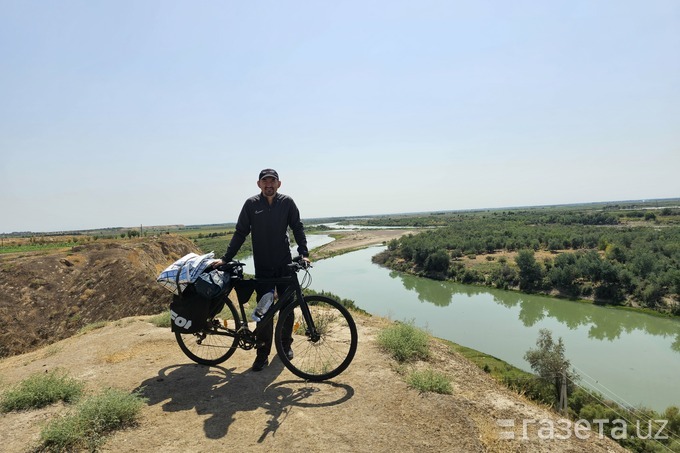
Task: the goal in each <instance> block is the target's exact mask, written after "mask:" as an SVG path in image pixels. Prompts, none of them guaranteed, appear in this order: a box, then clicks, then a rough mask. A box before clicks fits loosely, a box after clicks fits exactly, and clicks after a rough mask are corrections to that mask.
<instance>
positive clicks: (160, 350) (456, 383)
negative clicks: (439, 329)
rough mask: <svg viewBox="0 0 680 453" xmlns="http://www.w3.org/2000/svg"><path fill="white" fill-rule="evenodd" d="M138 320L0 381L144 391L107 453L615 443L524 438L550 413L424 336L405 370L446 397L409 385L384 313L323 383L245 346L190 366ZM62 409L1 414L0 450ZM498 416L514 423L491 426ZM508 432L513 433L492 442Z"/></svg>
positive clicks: (19, 365) (590, 447)
mask: <svg viewBox="0 0 680 453" xmlns="http://www.w3.org/2000/svg"><path fill="white" fill-rule="evenodd" d="M147 319H148V318H147V317H132V318H126V319H123V320H120V321H116V322H112V323H109V324H108V325H106V326H105V327H103V328H100V329H97V330H94V331H91V332H89V333H87V334H81V335H78V336H75V337H71V338H68V339H65V340H62V341H60V342H58V343H55V344H53V345H50V346H47V347H45V348H43V349H40V350H37V351H33V352H30V353H27V354H23V355H20V356H14V357H10V358H7V359H4V360H3V361H2V362H0V376H1V378H2V386H3V388H5V387H6V386H7V385H11V384H14V383H16V382H19V381H21V380H22V379H24V378H26V377H27V376H29V375H31V374H33V373H43V372H46V371H49V370H53V369H55V368H62V369H65V370H66V371H68V373H69V375H70V376H72V377H75V378H77V379H80V380H82V381H84V382H86V383H87V386H88V389H89V391H90V392H97V391H100V390H102V389H105V388H107V387H115V388H120V389H124V390H129V391H140V392H141V394H142V395H143V396H144V397H146V398H148V405H147V406H146V407H145V408H144V409H143V413H142V417H141V420H140V422H139V424H138V426H136V427H134V428H129V429H126V430H124V431H121V432H118V433H116V434H114V435H112V436H111V437H110V438H109V439H108V440H107V442H106V443H105V444H104V447H103V448H102V451H111V452H118V451H128V452H148V451H165V452H174V451H178V452H179V451H183V452H184V451H236V450H237V449H247V450H253V451H270V452H291V451H310V452H321V451H347V452H357V451H358V452H368V451H371V452H387V451H419V452H423V451H425V452H443V451H462V452H477V451H478V452H482V451H498V452H503V451H526V452H538V451H545V452H548V451H565V452H566V451H588V452H598V451H599V452H604V451H623V450H622V449H620V448H619V447H618V446H617V445H616V444H614V443H613V442H611V441H609V440H605V439H599V438H598V436H597V433H595V432H593V433H592V435H591V436H589V438H588V439H586V440H579V439H577V438H576V436H574V435H572V436H570V438H569V439H566V440H541V439H539V438H538V434H537V432H536V428H535V426H536V425H535V424H533V425H532V429H529V430H528V432H527V435H526V436H524V434H523V431H522V423H523V422H522V420H525V419H526V420H534V421H536V422H538V421H539V420H551V421H553V422H554V423H555V426H559V425H557V423H558V422H557V419H558V416H557V415H556V414H554V413H552V412H550V411H548V410H546V409H544V408H541V407H538V406H536V405H535V404H533V403H531V402H530V401H528V400H525V399H524V398H522V397H520V396H519V395H517V394H514V393H512V392H510V391H508V390H507V389H505V388H504V387H502V386H500V385H499V384H497V383H496V382H495V381H494V380H493V379H492V378H490V377H489V376H487V375H486V374H485V373H483V372H482V371H481V370H479V369H478V368H477V367H476V366H474V365H472V364H471V363H469V362H468V361H467V360H466V359H464V358H463V357H461V356H459V355H457V354H455V353H453V352H451V351H450V349H449V348H448V347H447V346H445V345H444V344H443V343H441V342H439V341H438V340H434V339H433V340H432V348H433V351H434V355H433V358H432V359H430V360H429V361H428V362H427V363H420V364H416V365H415V366H419V367H428V368H434V369H438V370H441V371H443V372H445V373H446V374H447V375H449V376H450V377H451V379H452V383H453V389H454V390H453V394H452V395H438V394H420V393H419V392H418V391H416V390H414V389H411V388H409V387H408V386H407V385H406V384H405V382H404V380H403V377H402V375H400V374H399V373H397V372H396V367H395V363H394V362H393V361H392V360H391V359H390V358H389V357H387V356H386V355H385V354H384V353H383V352H381V351H380V349H379V348H378V346H377V345H376V342H375V339H376V335H377V334H378V332H379V331H380V329H381V328H383V327H384V326H386V325H388V323H389V321H388V320H385V319H381V318H377V317H363V316H359V315H357V320H358V327H359V338H360V343H359V348H358V351H357V355H356V357H355V359H354V361H353V362H352V364H351V365H350V367H349V368H348V369H347V370H346V371H345V372H344V373H343V374H341V375H340V376H338V377H337V378H335V379H333V380H332V381H331V382H324V383H308V382H304V381H302V380H300V379H299V378H297V377H296V376H294V375H293V374H291V373H290V372H289V371H288V370H286V369H285V368H283V365H282V364H281V362H280V361H279V360H278V359H273V360H272V363H271V364H270V365H269V366H268V367H267V368H265V369H264V370H263V371H261V372H259V373H255V372H253V371H251V370H250V365H251V364H252V360H253V358H254V354H253V353H252V351H237V352H236V354H234V356H232V357H231V358H230V359H229V360H228V361H227V362H225V363H224V364H222V365H221V366H216V367H205V366H201V365H197V364H194V363H192V362H190V361H189V360H188V359H187V358H186V357H185V356H184V355H183V354H182V352H181V351H180V349H179V347H178V346H177V344H176V343H175V341H174V337H173V335H172V334H171V333H170V331H169V329H165V328H158V327H155V326H153V325H152V324H150V323H149V322H148V321H147ZM68 410H69V409H68V408H67V407H64V406H63V405H61V404H58V405H54V406H51V407H48V408H46V409H42V410H35V411H28V412H18V413H9V414H5V415H3V416H2V417H0V432H2V433H3V442H2V448H0V450H2V451H7V452H25V451H28V450H29V449H30V448H32V447H34V446H35V445H36V444H37V443H38V440H39V432H40V429H41V426H42V425H43V424H44V423H45V422H47V421H48V420H50V419H52V418H54V417H57V416H59V415H60V414H64V413H66V412H67V411H68ZM499 420H503V421H505V422H499ZM508 420H511V421H512V422H513V423H514V425H515V426H514V429H513V428H508V427H504V426H499V423H507V421H508ZM510 432H512V433H513V434H514V437H515V439H505V438H504V437H507V436H508V434H509V433H510ZM525 437H526V438H525Z"/></svg>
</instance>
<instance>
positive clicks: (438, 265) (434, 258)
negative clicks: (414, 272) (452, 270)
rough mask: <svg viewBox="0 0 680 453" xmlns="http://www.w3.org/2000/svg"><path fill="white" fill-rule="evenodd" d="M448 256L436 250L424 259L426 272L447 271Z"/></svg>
mask: <svg viewBox="0 0 680 453" xmlns="http://www.w3.org/2000/svg"><path fill="white" fill-rule="evenodd" d="M449 261H450V260H449V254H448V253H446V252H445V251H444V250H437V251H436V252H434V253H431V254H430V255H428V257H427V258H425V265H424V268H425V271H426V272H446V271H448V270H449Z"/></svg>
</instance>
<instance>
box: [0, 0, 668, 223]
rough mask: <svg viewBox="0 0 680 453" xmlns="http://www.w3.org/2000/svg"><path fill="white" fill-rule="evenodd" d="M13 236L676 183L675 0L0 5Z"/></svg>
mask: <svg viewBox="0 0 680 453" xmlns="http://www.w3.org/2000/svg"><path fill="white" fill-rule="evenodd" d="M0 153H1V157H0V178H1V181H2V182H1V183H0V187H1V189H0V191H1V192H0V233H2V232H5V233H7V232H12V231H26V230H31V231H55V230H73V229H90V228H98V227H107V226H137V225H140V224H144V225H159V224H177V223H183V224H204V223H224V222H232V221H235V220H236V218H237V216H238V212H239V210H240V208H241V206H242V204H243V201H244V200H245V199H246V198H247V197H248V196H251V195H254V194H255V193H257V192H258V189H257V186H256V184H255V183H256V180H257V175H258V172H259V171H260V170H261V169H262V168H265V167H273V168H276V169H277V170H278V171H279V174H280V175H281V180H282V182H283V186H282V187H281V192H282V193H285V194H288V195H291V196H292V197H293V198H294V199H295V200H296V202H297V204H298V206H299V207H300V210H301V213H302V216H303V218H311V217H326V216H351V215H366V214H386V213H399V212H417V211H432V210H457V209H469V208H487V207H508V206H520V205H539V204H561V203H577V202H589V201H608V200H625V199H642V198H668V197H678V196H680V177H679V175H680V2H678V1H677V0H644V1H643V0H636V1H630V0H598V1H593V0H585V1H582V0H566V1H561V0H555V1H553V0H548V1H546V0H536V1H506V0H487V1H484V0H470V1H455V0H449V1H427V0H418V1H415V0H414V1H398V0H389V1H367V0H362V1H352V0H350V1H342V2H330V1H322V0H316V1H285V0H278V1H226V0H225V1H184V2H172V1H167V0H165V1H140V0H134V1H121V0H116V1H96V2H93V1H90V0H83V1H68V0H60V1H56V0H54V1H47V0H43V1H34V0H15V1H7V0H0Z"/></svg>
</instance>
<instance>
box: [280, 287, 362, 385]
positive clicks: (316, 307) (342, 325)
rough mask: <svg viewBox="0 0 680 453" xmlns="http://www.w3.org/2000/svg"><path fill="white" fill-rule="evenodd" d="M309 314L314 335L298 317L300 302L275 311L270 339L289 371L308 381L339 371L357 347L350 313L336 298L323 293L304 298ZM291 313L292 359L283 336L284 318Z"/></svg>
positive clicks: (328, 377) (338, 372)
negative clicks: (277, 314) (274, 323)
mask: <svg viewBox="0 0 680 453" xmlns="http://www.w3.org/2000/svg"><path fill="white" fill-rule="evenodd" d="M304 300H305V302H306V303H307V306H308V307H309V310H310V312H311V315H312V320H313V321H314V326H315V327H316V330H317V332H318V338H316V339H315V338H312V335H311V332H309V329H307V325H306V323H305V321H304V318H303V316H302V308H301V306H300V301H299V300H296V301H294V302H293V303H291V304H290V305H288V306H287V307H286V308H284V309H283V310H282V311H281V313H280V314H279V320H278V322H277V323H276V331H275V336H274V341H275V345H276V351H277V353H278V355H279V358H280V359H281V361H282V362H283V364H284V365H285V367H286V368H288V369H289V370H290V371H291V372H292V373H293V374H295V375H296V376H298V377H301V378H303V379H307V380H309V381H324V380H326V379H331V378H333V377H335V376H337V375H339V374H340V373H342V372H343V371H344V370H345V369H347V367H348V366H349V364H350V363H351V362H352V359H353V358H354V354H355V353H356V350H357V344H358V341H359V340H358V334H357V327H356V324H355V322H354V319H353V318H352V315H351V314H350V312H349V311H348V310H347V309H346V308H345V307H344V306H343V305H342V304H341V303H340V302H338V301H336V300H333V299H331V298H328V297H324V296H306V297H305V298H304ZM290 316H293V320H294V321H293V334H292V338H293V343H292V345H291V346H292V348H293V351H294V357H293V359H292V360H291V359H289V358H288V355H287V354H286V353H287V350H288V348H289V342H290V339H288V340H287V341H284V340H286V339H285V338H284V334H283V332H284V328H285V320H286V319H287V318H288V317H290Z"/></svg>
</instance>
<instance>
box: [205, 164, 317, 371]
mask: <svg viewBox="0 0 680 453" xmlns="http://www.w3.org/2000/svg"><path fill="white" fill-rule="evenodd" d="M257 186H258V187H259V188H260V191H261V192H260V194H258V195H255V196H254V197H250V198H249V199H247V200H246V202H245V204H244V205H243V208H242V209H241V213H240V214H239V216H238V222H237V223H236V232H235V233H234V236H233V237H232V238H231V242H229V247H227V251H226V253H225V254H224V256H223V257H222V262H221V263H220V262H219V261H218V262H217V263H215V266H219V265H220V264H222V263H228V262H229V261H231V260H232V259H234V256H235V255H236V253H238V251H239V249H240V248H241V246H242V245H243V242H244V241H245V240H246V237H247V236H248V234H252V242H253V260H254V261H255V277H256V278H280V277H283V276H286V275H288V274H289V270H288V268H287V265H288V264H290V263H291V262H292V257H291V254H290V242H289V239H288V227H290V229H291V230H292V231H293V236H294V237H295V241H296V242H297V245H298V248H297V250H298V253H299V254H300V256H302V257H303V258H305V259H306V260H308V258H307V257H308V256H309V251H308V250H307V238H306V236H305V230H304V226H303V225H302V222H301V221H300V211H298V208H297V206H296V205H295V202H294V201H293V199H292V198H291V197H289V196H287V195H284V194H280V193H278V190H279V187H281V181H280V180H279V174H278V173H277V172H276V171H275V170H272V169H271V168H267V169H264V170H262V171H261V172H260V177H259V179H258V181H257ZM286 287H287V285H281V284H278V285H276V288H275V289H276V292H277V293H278V294H283V293H284V291H285V290H286ZM272 289H274V285H273V284H272V285H271V286H269V287H267V286H266V285H263V286H262V287H260V286H259V285H258V288H257V291H256V294H257V296H256V297H257V300H260V298H261V297H262V296H263V295H264V294H266V293H267V292H269V291H271V290H272ZM288 321H290V322H288ZM289 324H290V325H289ZM292 330H293V319H292V317H291V318H290V320H286V326H285V329H284V331H283V338H284V342H286V341H287V342H288V344H285V343H284V346H286V347H285V350H286V353H287V355H288V358H290V359H292V358H293V350H292V348H291V344H292V342H293V340H292V338H291V337H292ZM273 334H274V323H273V322H268V323H267V324H266V325H259V324H258V326H257V328H256V329H255V335H256V337H257V342H258V347H257V357H256V358H255V362H254V363H253V371H260V370H262V369H263V368H264V367H265V366H267V365H268V364H269V358H268V357H269V353H270V352H271V348H272V337H273ZM286 339H287V340H286Z"/></svg>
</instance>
